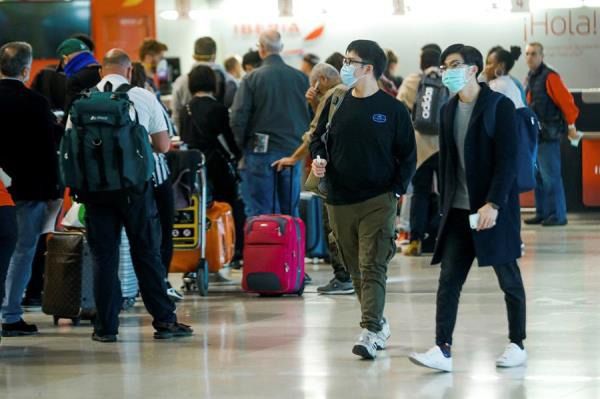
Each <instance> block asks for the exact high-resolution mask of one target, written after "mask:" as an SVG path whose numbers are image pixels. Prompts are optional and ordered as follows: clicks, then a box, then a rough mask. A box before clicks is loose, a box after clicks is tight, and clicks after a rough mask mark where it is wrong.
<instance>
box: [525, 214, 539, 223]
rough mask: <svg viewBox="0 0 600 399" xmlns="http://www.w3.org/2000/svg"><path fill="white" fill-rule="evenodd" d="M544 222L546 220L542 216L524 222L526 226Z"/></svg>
mask: <svg viewBox="0 0 600 399" xmlns="http://www.w3.org/2000/svg"><path fill="white" fill-rule="evenodd" d="M543 221H544V218H542V217H541V216H534V217H532V218H529V219H525V220H524V222H525V224H542V222H543Z"/></svg>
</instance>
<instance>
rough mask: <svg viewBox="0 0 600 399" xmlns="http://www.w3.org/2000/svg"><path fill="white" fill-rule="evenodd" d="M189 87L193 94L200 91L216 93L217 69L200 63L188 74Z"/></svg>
mask: <svg viewBox="0 0 600 399" xmlns="http://www.w3.org/2000/svg"><path fill="white" fill-rule="evenodd" d="M188 79H189V83H188V87H189V89H190V92H191V93H192V94H196V93H198V92H199V91H203V92H206V93H214V92H215V90H216V89H217V76H216V75H215V71H213V70H212V69H211V68H210V67H208V66H206V65H198V66H196V67H194V69H192V71H191V72H190V73H189V74H188Z"/></svg>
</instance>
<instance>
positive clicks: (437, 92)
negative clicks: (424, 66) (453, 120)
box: [412, 72, 449, 136]
mask: <svg viewBox="0 0 600 399" xmlns="http://www.w3.org/2000/svg"><path fill="white" fill-rule="evenodd" d="M448 98H449V94H448V89H447V88H446V87H445V86H444V85H443V83H442V77H441V76H440V74H439V73H437V72H431V73H430V74H428V75H423V77H422V78H421V82H420V83H419V88H418V89H417V96H416V98H415V105H414V107H413V111H412V121H413V127H414V128H415V130H417V131H418V132H419V133H421V134H424V135H427V136H437V135H438V134H439V133H440V122H441V114H440V111H441V109H442V106H443V105H444V104H446V103H447V102H448Z"/></svg>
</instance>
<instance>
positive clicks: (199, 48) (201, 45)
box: [194, 36, 217, 56]
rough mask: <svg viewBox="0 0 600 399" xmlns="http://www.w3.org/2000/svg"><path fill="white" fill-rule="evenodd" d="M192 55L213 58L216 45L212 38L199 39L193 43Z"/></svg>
mask: <svg viewBox="0 0 600 399" xmlns="http://www.w3.org/2000/svg"><path fill="white" fill-rule="evenodd" d="M194 54H195V55H199V56H213V55H215V54H217V43H216V42H215V41H214V40H213V38H212V37H208V36H205V37H201V38H200V39H198V40H196V42H195V43H194Z"/></svg>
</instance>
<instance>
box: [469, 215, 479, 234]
mask: <svg viewBox="0 0 600 399" xmlns="http://www.w3.org/2000/svg"><path fill="white" fill-rule="evenodd" d="M469 225H470V226H471V229H472V230H477V227H479V214H478V213H474V214H472V215H469Z"/></svg>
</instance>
